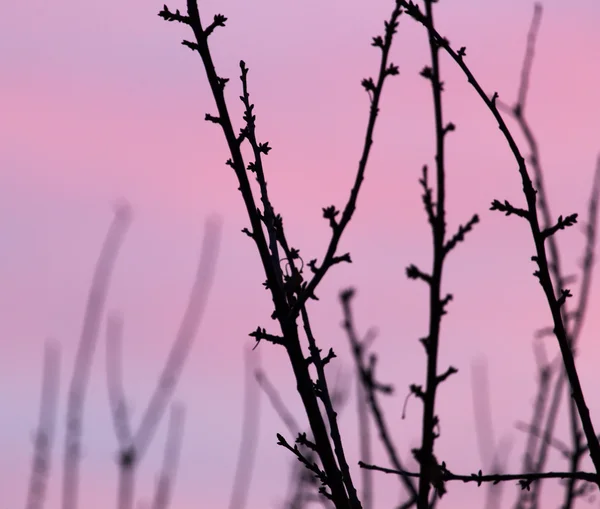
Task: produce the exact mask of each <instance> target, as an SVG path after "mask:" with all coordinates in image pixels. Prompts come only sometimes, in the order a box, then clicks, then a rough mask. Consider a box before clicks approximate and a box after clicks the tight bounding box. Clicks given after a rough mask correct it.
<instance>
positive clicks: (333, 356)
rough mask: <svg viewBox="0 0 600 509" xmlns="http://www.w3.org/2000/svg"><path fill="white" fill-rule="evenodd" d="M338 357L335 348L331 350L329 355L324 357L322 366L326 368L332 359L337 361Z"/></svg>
mask: <svg viewBox="0 0 600 509" xmlns="http://www.w3.org/2000/svg"><path fill="white" fill-rule="evenodd" d="M336 357H337V355H336V354H335V352H334V351H333V348H329V352H328V353H327V355H326V356H325V357H323V359H322V360H321V364H323V366H325V365H327V364H328V363H329V361H330V360H331V359H335V358H336Z"/></svg>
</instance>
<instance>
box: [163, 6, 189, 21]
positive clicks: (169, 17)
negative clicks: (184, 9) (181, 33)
mask: <svg viewBox="0 0 600 509" xmlns="http://www.w3.org/2000/svg"><path fill="white" fill-rule="evenodd" d="M158 15H159V16H160V17H161V18H163V19H164V20H165V21H177V22H179V23H184V24H186V25H189V24H190V18H189V16H183V15H182V14H181V13H180V12H179V9H177V10H176V11H175V12H171V11H170V10H169V8H168V7H167V6H166V5H163V10H162V11H160V12H159V13H158Z"/></svg>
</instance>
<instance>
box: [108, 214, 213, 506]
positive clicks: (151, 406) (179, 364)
mask: <svg viewBox="0 0 600 509" xmlns="http://www.w3.org/2000/svg"><path fill="white" fill-rule="evenodd" d="M220 232H221V226H220V222H219V221H218V220H216V219H210V220H208V221H206V223H205V229H204V239H203V241H202V252H201V255H200V261H199V264H198V268H197V271H196V277H195V280H194V284H193V286H192V290H191V293H190V297H189V300H188V305H187V308H186V310H185V313H184V315H183V319H182V322H181V324H180V327H179V331H178V333H177V336H176V338H175V341H174V342H173V344H172V346H171V350H170V351H169V355H168V357H167V360H166V362H165V365H164V367H163V370H162V373H161V375H160V377H159V380H158V383H157V386H156V388H155V390H154V392H153V393H152V396H151V397H150V401H149V403H148V406H147V407H146V411H145V412H144V414H143V416H142V419H141V423H140V425H139V427H138V429H137V431H135V432H132V431H131V427H130V423H129V419H128V415H127V411H126V403H125V396H124V393H123V385H122V373H121V369H122V366H121V358H120V356H121V347H120V345H121V342H122V330H121V328H122V321H121V320H120V319H119V318H118V316H117V315H115V314H113V315H112V318H111V320H109V323H108V327H107V329H106V332H107V356H106V361H107V384H108V392H109V400H110V403H111V413H112V418H113V424H114V428H115V432H116V435H117V440H118V442H119V462H118V463H119V489H118V493H119V494H118V508H119V509H130V508H131V507H133V501H134V493H133V485H134V480H135V479H134V476H135V467H136V466H137V465H138V464H139V462H140V461H141V459H142V457H143V455H144V454H145V452H146V450H147V448H148V446H149V444H150V442H151V441H152V438H153V436H154V434H155V432H156V429H157V427H158V425H159V424H160V421H161V419H162V417H163V415H164V412H165V410H166V408H167V405H168V403H169V401H170V398H171V396H172V394H173V392H174V390H175V387H176V386H177V382H178V380H179V378H180V376H181V373H182V371H183V366H184V363H185V360H186V358H187V357H188V354H189V351H190V349H191V346H192V343H193V340H194V338H195V337H196V333H197V331H198V327H199V326H200V322H201V318H202V315H203V312H204V308H205V306H206V302H207V299H208V295H209V292H210V288H211V285H212V281H213V279H214V272H215V267H216V259H217V254H218V251H219V240H220Z"/></svg>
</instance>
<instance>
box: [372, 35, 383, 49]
mask: <svg viewBox="0 0 600 509" xmlns="http://www.w3.org/2000/svg"><path fill="white" fill-rule="evenodd" d="M371 46H375V47H377V48H381V49H383V38H382V37H381V35H378V36H376V37H373V42H372V43H371Z"/></svg>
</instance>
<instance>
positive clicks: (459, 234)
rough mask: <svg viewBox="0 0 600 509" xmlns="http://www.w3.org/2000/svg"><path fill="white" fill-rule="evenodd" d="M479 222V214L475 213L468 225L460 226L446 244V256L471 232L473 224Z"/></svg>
mask: <svg viewBox="0 0 600 509" xmlns="http://www.w3.org/2000/svg"><path fill="white" fill-rule="evenodd" d="M478 222H479V216H478V215H477V214H474V215H473V217H472V218H471V219H470V220H469V222H468V223H467V224H466V225H464V226H463V225H460V226H459V227H458V232H457V233H456V234H455V235H454V237H452V238H451V239H450V240H449V241H448V242H447V243H446V245H445V246H444V256H445V255H447V254H448V253H449V252H450V251H452V249H454V247H456V244H457V243H458V242H462V241H463V240H465V234H466V233H468V232H470V231H471V230H472V229H473V226H474V225H476V224H477V223H478Z"/></svg>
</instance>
